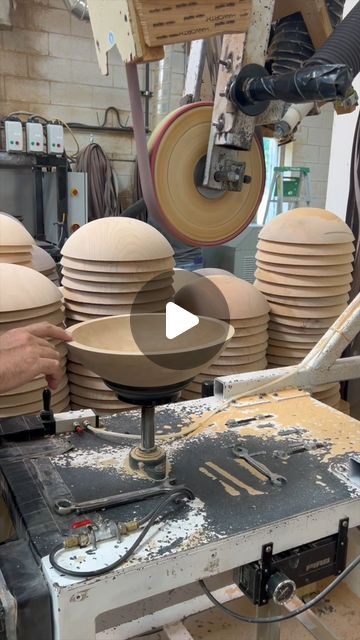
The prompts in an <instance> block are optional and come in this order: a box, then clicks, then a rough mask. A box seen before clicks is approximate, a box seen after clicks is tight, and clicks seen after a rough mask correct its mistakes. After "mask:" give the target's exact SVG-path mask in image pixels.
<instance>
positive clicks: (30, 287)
mask: <svg viewBox="0 0 360 640" xmlns="http://www.w3.org/2000/svg"><path fill="white" fill-rule="evenodd" d="M0 291H1V292H3V295H0V334H2V333H4V332H5V331H8V330H10V329H15V328H18V327H23V326H27V325H31V324H35V323H38V322H50V323H51V324H54V325H58V326H63V325H64V320H65V316H64V311H63V309H62V307H61V295H60V292H59V290H58V288H57V287H56V286H55V285H54V284H53V283H52V282H50V280H48V278H46V277H45V276H43V275H42V274H41V273H38V272H37V271H34V270H33V269H30V268H28V267H23V266H22V265H17V264H0ZM53 344H54V345H55V346H56V347H57V349H58V351H59V352H60V354H61V365H62V371H63V376H62V379H61V381H60V384H59V386H58V388H57V389H56V391H54V392H53V394H52V409H53V410H54V411H57V412H60V411H65V410H66V409H67V408H68V407H69V401H70V399H69V388H68V381H67V375H66V359H67V347H66V345H64V344H63V343H59V342H58V341H53ZM45 387H46V381H45V378H44V377H43V376H39V377H38V378H35V379H34V380H32V381H31V382H30V383H29V384H26V385H23V386H22V387H18V388H17V389H14V390H12V391H10V392H8V393H5V394H2V395H0V417H2V418H4V417H10V416H16V415H25V414H36V413H38V412H39V411H41V409H42V392H43V389H44V388H45Z"/></svg>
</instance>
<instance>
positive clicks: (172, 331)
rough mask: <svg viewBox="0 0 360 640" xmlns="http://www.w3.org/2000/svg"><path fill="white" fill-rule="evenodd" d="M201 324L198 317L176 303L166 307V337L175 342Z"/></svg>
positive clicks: (170, 303) (169, 303)
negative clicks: (175, 339)
mask: <svg viewBox="0 0 360 640" xmlns="http://www.w3.org/2000/svg"><path fill="white" fill-rule="evenodd" d="M199 322H200V320H199V318H198V316H195V315H194V314H193V313H189V311H186V310H185V309H183V308H182V307H179V305H177V304H175V303H174V302H168V303H167V305H166V337H167V339H168V340H173V339H174V338H177V337H178V336H181V334H183V333H186V331H189V330H190V329H192V328H193V327H196V325H198V324H199Z"/></svg>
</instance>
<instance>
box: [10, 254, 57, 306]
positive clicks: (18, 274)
mask: <svg viewBox="0 0 360 640" xmlns="http://www.w3.org/2000/svg"><path fill="white" fill-rule="evenodd" d="M57 301H59V302H60V301H61V294H60V292H59V289H58V288H57V287H56V285H55V284H53V283H52V282H50V280H49V279H48V278H46V276H43V275H42V274H41V273H39V272H38V271H35V270H34V269H29V268H28V267H23V266H21V265H18V264H0V313H1V312H9V311H22V310H24V309H36V308H38V307H43V306H47V305H52V304H54V303H55V302H57Z"/></svg>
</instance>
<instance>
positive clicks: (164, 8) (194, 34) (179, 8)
mask: <svg viewBox="0 0 360 640" xmlns="http://www.w3.org/2000/svg"><path fill="white" fill-rule="evenodd" d="M134 3H135V7H136V10H137V12H138V15H139V18H140V22H141V25H142V28H143V32H144V38H145V42H146V43H147V44H148V45H149V46H156V45H159V44H172V43H175V42H188V41H190V40H197V39H198V38H210V37H211V36H214V35H216V34H221V33H244V32H246V31H247V29H248V27H249V24H250V18H251V7H252V3H251V0H233V1H232V2H229V1H227V2H219V0H212V1H210V0H184V1H183V2H181V3H175V2H173V1H171V0H134Z"/></svg>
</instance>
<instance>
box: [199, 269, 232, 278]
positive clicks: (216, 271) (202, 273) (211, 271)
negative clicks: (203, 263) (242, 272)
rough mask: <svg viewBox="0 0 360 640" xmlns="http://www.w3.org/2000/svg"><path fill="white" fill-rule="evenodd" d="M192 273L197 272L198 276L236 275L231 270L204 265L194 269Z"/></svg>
mask: <svg viewBox="0 0 360 640" xmlns="http://www.w3.org/2000/svg"><path fill="white" fill-rule="evenodd" d="M194 273H198V274H199V276H206V277H207V276H233V277H234V278H235V277H236V276H235V275H234V274H233V273H231V271H226V269H218V268H217V267H204V268H203V269H195V271H194Z"/></svg>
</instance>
